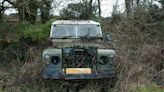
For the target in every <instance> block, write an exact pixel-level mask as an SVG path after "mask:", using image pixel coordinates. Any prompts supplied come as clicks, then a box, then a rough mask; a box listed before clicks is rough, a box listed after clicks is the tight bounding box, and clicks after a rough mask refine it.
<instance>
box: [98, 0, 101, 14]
mask: <svg viewBox="0 0 164 92" xmlns="http://www.w3.org/2000/svg"><path fill="white" fill-rule="evenodd" d="M98 9H99V13H98V14H99V17H101V1H100V0H98Z"/></svg>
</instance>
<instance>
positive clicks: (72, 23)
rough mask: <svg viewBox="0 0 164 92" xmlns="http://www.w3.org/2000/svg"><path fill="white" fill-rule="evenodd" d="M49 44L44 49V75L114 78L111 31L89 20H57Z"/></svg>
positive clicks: (50, 77) (58, 77)
mask: <svg viewBox="0 0 164 92" xmlns="http://www.w3.org/2000/svg"><path fill="white" fill-rule="evenodd" d="M50 41H51V46H50V47H49V48H47V49H45V50H44V51H43V63H44V68H43V78H44V79H68V80H71V79H99V78H113V77H114V76H115V71H114V68H113V66H114V65H113V62H114V56H115V51H114V50H113V49H112V47H111V35H110V34H109V33H106V34H105V33H102V30H101V25H100V23H98V22H95V21H92V20H57V21H55V22H53V23H52V26H51V31H50Z"/></svg>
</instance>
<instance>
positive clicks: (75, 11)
mask: <svg viewBox="0 0 164 92" xmlns="http://www.w3.org/2000/svg"><path fill="white" fill-rule="evenodd" d="M96 13H97V5H95V4H93V0H90V1H88V0H83V2H81V3H75V4H74V3H71V4H68V6H67V7H65V8H64V9H62V10H61V11H60V16H61V18H62V19H91V18H92V17H95V16H96Z"/></svg>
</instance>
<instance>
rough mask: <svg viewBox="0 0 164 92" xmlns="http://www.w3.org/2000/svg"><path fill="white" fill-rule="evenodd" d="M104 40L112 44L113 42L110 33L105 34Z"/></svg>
mask: <svg viewBox="0 0 164 92" xmlns="http://www.w3.org/2000/svg"><path fill="white" fill-rule="evenodd" d="M104 40H105V41H107V42H109V43H111V42H112V35H111V33H109V32H106V33H104Z"/></svg>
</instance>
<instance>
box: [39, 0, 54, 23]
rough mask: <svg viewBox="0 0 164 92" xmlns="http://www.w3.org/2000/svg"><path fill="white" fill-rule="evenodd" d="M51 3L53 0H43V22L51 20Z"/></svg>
mask: <svg viewBox="0 0 164 92" xmlns="http://www.w3.org/2000/svg"><path fill="white" fill-rule="evenodd" d="M51 4H52V0H41V3H40V11H41V21H42V23H46V22H47V21H48V20H49V16H50V9H51Z"/></svg>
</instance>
